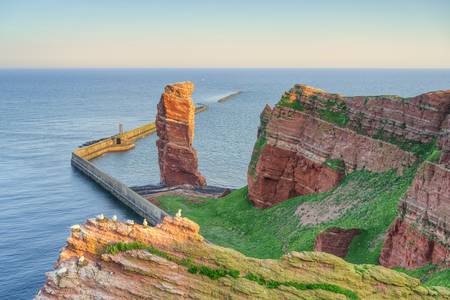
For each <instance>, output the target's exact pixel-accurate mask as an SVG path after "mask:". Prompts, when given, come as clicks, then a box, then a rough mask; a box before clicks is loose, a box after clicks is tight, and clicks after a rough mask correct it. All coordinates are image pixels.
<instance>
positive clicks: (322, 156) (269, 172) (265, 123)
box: [247, 85, 450, 207]
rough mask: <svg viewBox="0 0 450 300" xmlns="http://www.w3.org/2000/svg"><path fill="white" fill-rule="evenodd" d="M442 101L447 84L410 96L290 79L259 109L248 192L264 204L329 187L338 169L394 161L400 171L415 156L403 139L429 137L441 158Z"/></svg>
mask: <svg viewBox="0 0 450 300" xmlns="http://www.w3.org/2000/svg"><path fill="white" fill-rule="evenodd" d="M449 109H450V91H438V92H430V93H426V94H423V95H419V96H417V97H413V98H401V97H398V96H369V97H365V96H357V97H343V96H340V95H338V94H331V93H327V92H324V91H322V90H319V89H316V88H313V87H309V86H305V85H295V86H294V88H292V89H291V90H290V91H289V92H287V93H285V95H283V97H282V99H281V100H280V102H279V103H278V104H277V106H276V107H275V108H274V109H271V108H270V107H268V106H266V108H265V109H264V111H263V113H262V114H261V125H260V128H259V130H258V139H257V142H256V143H255V147H254V151H253V155H252V160H251V162H250V165H249V170H248V180H247V182H248V187H249V198H250V200H251V201H252V202H253V204H254V205H255V206H257V207H270V206H273V205H274V204H276V203H279V202H281V201H284V200H286V199H288V198H291V197H294V196H298V195H305V194H311V193H317V192H324V191H328V190H330V189H332V188H334V187H335V186H336V185H337V184H338V183H339V181H340V179H341V178H342V177H343V175H344V174H345V172H351V171H353V170H361V169H366V170H369V171H373V172H384V171H388V170H390V169H397V172H398V173H400V174H401V173H402V172H403V170H404V169H405V167H408V166H410V165H412V164H413V163H414V162H415V161H416V160H417V157H416V156H415V154H413V153H411V152H408V151H410V150H409V147H408V146H405V145H410V144H414V143H429V144H431V143H432V142H433V141H434V140H435V139H436V138H438V139H439V143H440V144H442V149H443V152H444V154H443V155H442V157H443V158H447V159H448V158H450V155H447V154H446V153H447V152H446V149H447V150H450V144H449V142H448V141H449V140H450V139H449V138H448V132H449V130H448V127H449V126H446V127H445V125H446V124H447V125H448V124H450V123H449V122H448V119H447V114H448V111H449ZM446 120H447V121H446ZM445 128H447V129H446V130H447V131H446V132H447V135H445V134H444V131H445ZM400 145H403V147H402V148H401V147H400Z"/></svg>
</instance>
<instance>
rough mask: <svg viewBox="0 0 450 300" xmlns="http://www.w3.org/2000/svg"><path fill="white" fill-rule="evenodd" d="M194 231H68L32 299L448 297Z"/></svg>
mask: <svg viewBox="0 0 450 300" xmlns="http://www.w3.org/2000/svg"><path fill="white" fill-rule="evenodd" d="M198 230H199V227H198V225H197V224H195V223H193V222H192V221H190V220H188V219H186V218H182V217H175V218H171V217H166V218H165V219H164V221H163V223H162V224H160V225H158V226H157V227H154V228H153V227H148V226H143V225H138V224H134V222H130V221H128V222H127V223H122V222H118V221H112V220H108V219H106V218H104V217H101V218H98V219H90V220H88V221H87V222H86V223H85V224H83V225H81V226H80V225H75V226H73V227H72V232H71V235H70V237H69V239H68V240H67V245H66V247H64V248H63V250H62V252H61V253H60V256H59V259H58V261H57V263H56V265H55V270H54V271H52V272H48V273H47V281H46V283H45V285H44V287H43V288H42V289H41V290H40V291H39V293H38V295H37V296H36V299H186V298H193V299H231V298H232V299H368V298H371V299H394V298H395V299H436V298H439V299H450V290H449V289H446V288H443V287H424V286H421V285H420V282H419V280H418V279H414V278H411V277H409V276H407V275H405V274H402V273H398V272H395V271H393V270H389V269H386V268H384V267H381V266H372V265H363V266H357V265H352V264H350V263H347V262H345V261H344V260H342V259H340V258H338V257H335V256H333V255H330V254H326V253H319V252H300V253H298V252H292V253H290V254H288V255H286V256H284V257H282V258H281V259H279V260H270V259H267V260H263V259H255V258H248V257H245V256H244V255H242V254H240V253H238V252H236V251H233V250H230V249H227V248H222V247H219V246H214V245H211V244H208V243H206V242H205V241H204V240H203V238H202V237H201V236H200V235H199V234H198ZM119 242H122V243H128V244H122V248H121V247H118V246H116V245H117V244H116V243H119ZM124 245H128V247H129V248H126V247H125V246H124ZM144 245H145V247H144ZM108 246H110V247H108ZM111 247H112V248H111ZM107 249H113V250H110V251H106V250H107ZM127 249H129V250H127ZM186 265H187V266H189V265H191V266H195V267H186ZM231 270H233V272H231ZM262 279H264V281H263V280H262ZM267 282H270V283H271V285H270V286H268V285H266V283H267ZM274 283H277V285H274ZM296 287H300V288H296ZM326 287H328V288H326ZM336 287H338V288H336Z"/></svg>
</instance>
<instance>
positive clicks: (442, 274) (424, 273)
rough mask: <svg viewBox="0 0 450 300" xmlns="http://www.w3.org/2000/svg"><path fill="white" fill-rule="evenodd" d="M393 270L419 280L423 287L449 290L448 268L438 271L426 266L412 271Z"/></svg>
mask: <svg viewBox="0 0 450 300" xmlns="http://www.w3.org/2000/svg"><path fill="white" fill-rule="evenodd" d="M395 270H396V271H399V272H402V273H405V274H408V275H409V276H411V277H415V278H418V279H420V280H421V281H422V282H423V284H424V285H425V286H445V287H447V288H450V268H445V269H439V268H438V267H437V266H436V265H432V264H428V265H426V266H423V267H421V268H418V269H414V270H406V269H403V268H395Z"/></svg>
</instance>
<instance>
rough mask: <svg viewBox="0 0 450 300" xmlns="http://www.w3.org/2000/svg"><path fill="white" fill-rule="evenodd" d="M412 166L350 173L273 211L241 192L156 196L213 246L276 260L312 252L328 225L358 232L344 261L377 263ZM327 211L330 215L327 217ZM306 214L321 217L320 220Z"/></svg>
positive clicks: (275, 207)
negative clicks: (197, 228)
mask: <svg viewBox="0 0 450 300" xmlns="http://www.w3.org/2000/svg"><path fill="white" fill-rule="evenodd" d="M415 169H416V167H413V168H410V169H408V170H406V172H405V175H404V176H397V175H396V173H395V171H393V170H392V171H389V172H385V173H371V172H368V171H355V172H353V173H351V174H349V175H348V176H347V177H346V178H344V180H343V181H342V183H341V184H340V185H339V186H338V187H337V188H335V189H334V190H332V191H330V192H325V193H320V194H314V195H306V196H299V197H295V198H292V199H289V200H287V201H284V202H282V203H280V204H278V205H276V206H274V207H272V208H267V209H258V208H255V207H254V206H253V205H252V203H251V202H250V201H249V200H248V198H247V188H241V189H239V190H236V191H234V192H233V193H231V194H229V195H228V196H226V197H224V198H221V199H209V198H196V199H189V198H186V197H184V196H161V197H159V198H158V199H159V201H160V206H161V208H163V209H164V210H166V211H168V212H169V213H175V212H176V211H177V210H178V209H179V208H181V209H183V214H184V215H186V216H187V217H189V218H190V219H192V220H194V221H195V222H197V223H198V224H200V225H201V233H202V235H203V236H205V238H207V239H208V240H210V241H211V242H213V243H216V244H219V245H222V246H226V247H231V248H234V249H236V250H238V251H241V252H242V253H244V254H246V255H249V256H253V257H259V258H278V257H280V256H281V255H283V254H284V253H287V252H289V251H293V250H296V251H302V250H313V248H314V241H315V238H316V236H317V234H318V233H319V232H321V231H322V230H324V229H326V228H329V227H340V228H347V229H350V228H360V229H361V234H360V235H358V236H356V237H355V238H354V240H353V242H352V244H351V246H350V249H349V253H348V256H347V258H346V259H347V260H348V261H350V262H354V263H373V264H377V263H378V257H379V254H380V250H381V246H382V237H383V235H384V233H385V232H386V230H387V229H388V227H389V225H390V224H391V223H392V221H393V220H394V218H395V216H396V214H397V205H398V202H399V199H400V197H401V196H402V195H403V194H404V193H405V191H406V190H407V188H408V187H409V186H410V184H411V182H412V179H413V176H414V173H415ZM330 208H334V210H333V211H334V212H333V213H330V212H329V211H330ZM311 216H320V219H315V218H312V217H311Z"/></svg>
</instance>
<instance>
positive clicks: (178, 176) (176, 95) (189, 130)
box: [156, 82, 206, 186]
mask: <svg viewBox="0 0 450 300" xmlns="http://www.w3.org/2000/svg"><path fill="white" fill-rule="evenodd" d="M193 91H194V84H193V83H192V82H180V83H175V84H169V85H167V86H166V87H165V88H164V93H163V94H162V95H161V100H160V102H159V104H158V114H157V116H156V130H157V134H158V137H159V140H158V141H156V145H157V147H158V158H159V168H160V174H161V183H162V184H164V185H166V186H175V185H182V184H189V185H192V186H204V185H206V180H205V178H204V177H203V176H202V175H201V174H200V172H199V171H198V159H197V152H196V151H195V149H194V148H193V147H192V143H193V140H194V118H195V105H194V103H193V102H192V93H193Z"/></svg>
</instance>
